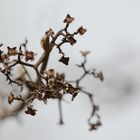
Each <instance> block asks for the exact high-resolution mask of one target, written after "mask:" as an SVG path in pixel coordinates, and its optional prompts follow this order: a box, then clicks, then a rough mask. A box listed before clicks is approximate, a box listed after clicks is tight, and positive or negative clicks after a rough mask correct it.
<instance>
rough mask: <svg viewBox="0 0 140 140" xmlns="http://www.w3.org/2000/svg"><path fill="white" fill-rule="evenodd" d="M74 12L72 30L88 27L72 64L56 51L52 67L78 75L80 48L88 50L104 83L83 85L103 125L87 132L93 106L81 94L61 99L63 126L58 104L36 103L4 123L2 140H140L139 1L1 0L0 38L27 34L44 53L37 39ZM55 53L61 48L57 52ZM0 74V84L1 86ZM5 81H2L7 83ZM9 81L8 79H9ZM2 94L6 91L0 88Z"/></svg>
mask: <svg viewBox="0 0 140 140" xmlns="http://www.w3.org/2000/svg"><path fill="white" fill-rule="evenodd" d="M68 13H69V14H70V15H71V16H73V17H75V22H74V23H73V24H72V27H71V28H72V29H73V30H74V29H77V28H78V27H79V26H80V25H84V26H85V27H86V28H87V30H88V32H87V33H86V35H85V36H83V37H80V38H78V42H77V44H76V45H75V47H73V48H66V52H67V54H68V55H69V56H71V62H70V66H69V67H65V66H63V65H61V64H60V63H58V62H57V60H58V55H57V53H54V54H52V56H51V59H50V63H49V67H51V68H52V67H53V68H55V69H58V70H59V71H62V72H63V71H66V73H67V74H69V76H68V77H75V76H77V73H78V70H77V69H74V64H76V63H80V61H81V58H80V54H79V50H90V51H91V52H92V54H91V55H90V56H89V61H88V62H89V63H88V65H89V67H96V68H97V69H98V70H102V71H103V72H104V75H105V81H104V82H103V83H101V82H99V81H98V80H97V81H96V80H92V79H87V80H86V81H85V84H86V85H87V86H88V87H89V88H90V89H91V91H93V92H94V94H95V100H96V102H97V103H98V104H99V105H100V108H101V110H100V114H101V118H102V123H103V126H102V127H100V128H99V129H98V131H95V132H94V131H93V132H89V131H88V126H87V124H86V119H87V117H88V113H89V112H90V110H89V109H90V105H89V104H88V98H86V97H85V96H83V95H79V96H78V97H77V99H76V100H75V101H74V102H72V103H71V104H67V103H63V112H64V121H65V125H64V126H62V127H60V126H59V125H57V122H58V110H57V103H56V102H53V101H50V102H49V103H48V105H47V106H45V105H43V104H42V103H38V104H36V107H37V108H38V112H37V115H36V116H35V117H31V116H28V115H24V113H22V114H21V117H20V118H19V120H18V121H17V120H16V119H9V120H6V121H4V122H0V140H9V139H11V140H25V139H26V140H38V139H41V140H46V139H49V140H56V139H57V140H78V139H79V140H92V139H94V140H139V139H140V132H139V131H140V101H139V100H140V93H139V92H140V88H139V84H140V80H139V78H140V74H139V71H140V63H139V56H140V55H139V54H140V17H139V16H140V1H139V0H98V1H97V0H50V1H49V0H11V1H10V0H0V43H4V44H5V45H10V46H18V45H19V44H20V43H22V42H23V41H24V38H25V37H27V38H28V40H29V44H28V46H29V47H30V48H31V49H35V50H36V51H37V55H39V54H40V53H41V49H40V47H39V41H40V38H41V36H42V35H43V33H44V32H45V31H46V30H47V29H48V28H49V27H52V28H53V29H54V30H56V31H57V30H58V29H59V28H61V27H63V22H62V21H63V19H64V17H65V16H66V14H68ZM56 52H57V51H56ZM3 80H4V78H3V77H1V80H0V82H1V83H0V85H1V86H0V88H1V91H4V92H5V94H6V93H7V92H6V89H5V88H7V90H8V88H9V87H8V86H5V87H4V88H3V85H2V83H3ZM3 84H4V83H3ZM5 85H6V84H5ZM1 94H3V93H2V92H1Z"/></svg>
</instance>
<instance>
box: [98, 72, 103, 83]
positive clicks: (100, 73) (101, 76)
mask: <svg viewBox="0 0 140 140" xmlns="http://www.w3.org/2000/svg"><path fill="white" fill-rule="evenodd" d="M98 78H99V79H100V80H101V81H103V80H104V76H103V73H102V72H101V71H100V72H99V73H98Z"/></svg>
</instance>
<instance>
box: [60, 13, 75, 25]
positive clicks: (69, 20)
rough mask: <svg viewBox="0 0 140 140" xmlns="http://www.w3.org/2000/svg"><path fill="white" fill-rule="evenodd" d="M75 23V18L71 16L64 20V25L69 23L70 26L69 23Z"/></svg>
mask: <svg viewBox="0 0 140 140" xmlns="http://www.w3.org/2000/svg"><path fill="white" fill-rule="evenodd" d="M73 21H74V18H73V17H71V16H70V15H69V14H68V15H67V16H66V18H65V19H64V21H63V22H64V23H67V24H69V23H72V22H73Z"/></svg>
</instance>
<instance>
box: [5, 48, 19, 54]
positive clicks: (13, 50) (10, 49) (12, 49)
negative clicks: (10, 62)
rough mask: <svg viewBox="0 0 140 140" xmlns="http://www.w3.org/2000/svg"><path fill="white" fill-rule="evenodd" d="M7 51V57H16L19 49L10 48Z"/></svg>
mask: <svg viewBox="0 0 140 140" xmlns="http://www.w3.org/2000/svg"><path fill="white" fill-rule="evenodd" d="M7 49H8V52H7V55H8V56H15V55H17V54H18V51H17V50H16V49H17V47H13V48H10V47H9V46H8V47H7Z"/></svg>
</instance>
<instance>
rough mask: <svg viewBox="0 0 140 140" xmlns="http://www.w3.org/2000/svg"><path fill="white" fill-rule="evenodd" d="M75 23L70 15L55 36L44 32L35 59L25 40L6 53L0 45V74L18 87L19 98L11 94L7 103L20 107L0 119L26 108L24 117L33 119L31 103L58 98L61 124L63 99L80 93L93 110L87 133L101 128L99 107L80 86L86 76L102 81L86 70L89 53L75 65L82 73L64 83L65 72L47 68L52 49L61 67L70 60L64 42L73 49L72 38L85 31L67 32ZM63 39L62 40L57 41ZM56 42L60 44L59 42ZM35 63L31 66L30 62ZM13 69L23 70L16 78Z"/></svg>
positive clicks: (73, 42)
mask: <svg viewBox="0 0 140 140" xmlns="http://www.w3.org/2000/svg"><path fill="white" fill-rule="evenodd" d="M73 21H74V18H73V17H71V16H70V15H69V14H68V15H67V16H66V18H65V19H64V21H63V22H64V24H65V26H64V28H63V29H61V30H59V31H58V32H57V33H55V32H54V31H53V30H52V29H51V28H50V29H49V30H48V31H46V32H45V34H44V35H43V37H42V38H41V41H40V44H41V47H42V49H43V53H42V55H41V57H40V58H39V59H38V60H36V58H35V52H33V51H32V50H28V49H27V43H28V41H27V40H25V42H24V43H22V44H21V45H20V46H19V47H9V46H7V49H6V50H7V51H3V48H4V47H5V46H4V45H3V44H0V71H1V73H3V74H4V75H5V76H6V77H7V80H8V81H9V84H10V85H11V84H17V85H18V86H20V87H21V91H20V93H19V95H18V96H17V95H15V94H14V93H12V92H11V93H10V94H9V96H8V103H9V104H12V103H13V102H14V101H19V102H20V103H19V104H16V106H15V107H14V108H13V110H10V111H9V112H6V111H5V112H6V113H5V114H3V116H0V117H1V119H5V118H7V117H11V116H17V115H18V114H19V113H20V111H22V110H23V109H25V108H26V109H25V113H26V114H30V115H32V116H35V115H36V113H37V110H36V109H35V108H34V106H33V102H34V100H39V101H43V102H44V103H45V104H47V102H48V100H49V99H57V100H58V106H59V113H60V121H59V123H60V124H63V115H62V108H61V103H62V100H63V96H64V95H67V94H70V95H71V96H72V98H71V100H72V101H73V100H74V99H75V97H76V96H77V95H78V94H79V92H81V93H84V94H86V95H87V97H88V98H89V99H90V103H91V107H92V111H91V114H90V116H89V118H88V124H89V126H90V130H94V129H97V128H98V127H99V126H100V125H101V121H100V116H99V114H98V110H99V107H98V106H97V105H96V104H95V103H94V100H93V94H92V93H90V92H88V91H86V90H85V88H84V89H83V88H82V86H81V85H80V83H81V81H82V80H83V79H84V78H85V77H86V76H87V75H91V76H93V77H94V78H98V79H100V80H101V81H103V79H104V78H103V74H102V72H96V70H95V69H87V67H86V63H87V56H88V54H89V53H90V52H89V51H81V55H82V57H83V62H82V63H81V64H80V65H77V67H79V68H80V69H82V70H83V74H82V75H81V76H80V77H79V78H78V79H76V80H72V81H67V80H66V78H65V74H64V73H58V72H57V71H56V70H54V69H47V64H48V59H49V57H50V53H51V52H52V49H55V48H57V49H58V52H59V54H60V55H61V56H60V59H59V62H61V63H63V64H64V65H68V64H69V61H70V58H69V57H68V56H66V55H65V52H64V51H63V50H62V46H63V44H65V43H67V44H69V45H71V46H73V45H74V44H75V43H76V42H77V40H76V39H75V37H76V36H77V35H84V33H85V32H86V31H87V30H86V29H85V28H84V27H83V26H81V27H79V28H78V29H77V30H76V31H75V32H72V33H70V32H69V31H68V28H69V25H70V24H71V23H72V22H73ZM60 37H61V38H62V39H61V40H60V39H59V38H60ZM58 42H59V43H58ZM34 60H36V61H35V63H33V62H32V61H34ZM16 66H18V67H19V66H21V67H22V69H23V70H22V71H23V72H22V74H21V75H19V76H18V77H15V75H14V72H13V70H14V69H15V68H16ZM27 68H30V69H33V70H34V71H35V73H36V77H37V78H36V80H33V79H32V75H30V73H29V71H28V69H27ZM25 88H26V89H27V90H26V91H27V93H26V95H22V91H23V89H25ZM93 117H95V118H96V120H97V121H96V122H94V123H93V122H91V119H92V118H93Z"/></svg>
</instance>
